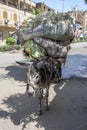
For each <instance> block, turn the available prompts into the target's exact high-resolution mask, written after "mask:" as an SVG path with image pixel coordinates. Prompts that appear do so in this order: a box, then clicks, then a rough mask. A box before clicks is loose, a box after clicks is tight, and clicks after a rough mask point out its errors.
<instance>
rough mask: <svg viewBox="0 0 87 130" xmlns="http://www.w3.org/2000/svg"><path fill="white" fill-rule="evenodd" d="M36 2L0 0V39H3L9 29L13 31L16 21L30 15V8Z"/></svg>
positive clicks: (29, 0)
mask: <svg viewBox="0 0 87 130" xmlns="http://www.w3.org/2000/svg"><path fill="white" fill-rule="evenodd" d="M35 7H36V3H35V2H33V1H31V0H0V40H4V39H5V38H6V37H7V35H8V32H9V31H14V30H15V29H16V25H17V24H18V22H20V21H22V20H23V19H24V18H25V17H26V18H27V17H29V16H30V17H31V16H32V13H31V11H30V9H31V8H35Z"/></svg>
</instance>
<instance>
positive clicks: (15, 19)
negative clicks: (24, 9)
mask: <svg viewBox="0 0 87 130" xmlns="http://www.w3.org/2000/svg"><path fill="white" fill-rule="evenodd" d="M14 22H17V15H16V14H14Z"/></svg>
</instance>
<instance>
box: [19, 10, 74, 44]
mask: <svg viewBox="0 0 87 130" xmlns="http://www.w3.org/2000/svg"><path fill="white" fill-rule="evenodd" d="M31 21H32V22H30V24H31V23H33V24H32V29H31V28H30V26H29V24H28V26H27V27H26V28H24V29H21V30H20V33H21V35H22V36H23V39H24V40H30V39H33V38H34V37H38V36H40V37H44V38H49V39H52V40H56V41H60V42H64V41H68V40H69V39H72V38H73V37H74V32H75V26H74V24H73V20H72V18H71V17H70V16H69V15H68V14H67V13H59V14H56V13H55V12H52V11H51V12H47V13H46V12H44V13H42V14H39V15H37V16H36V17H35V18H34V19H33V20H31ZM66 45H67V42H66Z"/></svg>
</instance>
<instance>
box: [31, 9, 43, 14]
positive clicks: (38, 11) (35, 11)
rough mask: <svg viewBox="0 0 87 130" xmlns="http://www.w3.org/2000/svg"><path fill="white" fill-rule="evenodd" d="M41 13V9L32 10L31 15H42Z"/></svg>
mask: <svg viewBox="0 0 87 130" xmlns="http://www.w3.org/2000/svg"><path fill="white" fill-rule="evenodd" d="M42 12H43V10H42V9H41V8H37V9H32V13H33V14H34V15H37V14H39V13H42Z"/></svg>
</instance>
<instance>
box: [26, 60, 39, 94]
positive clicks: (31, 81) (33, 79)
mask: <svg viewBox="0 0 87 130" xmlns="http://www.w3.org/2000/svg"><path fill="white" fill-rule="evenodd" d="M27 83H28V85H29V87H28V94H29V95H33V94H34V93H35V90H36V89H37V88H38V85H39V83H40V72H39V70H38V68H37V67H36V64H35V63H33V64H32V65H30V66H29V69H28V73H27Z"/></svg>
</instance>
